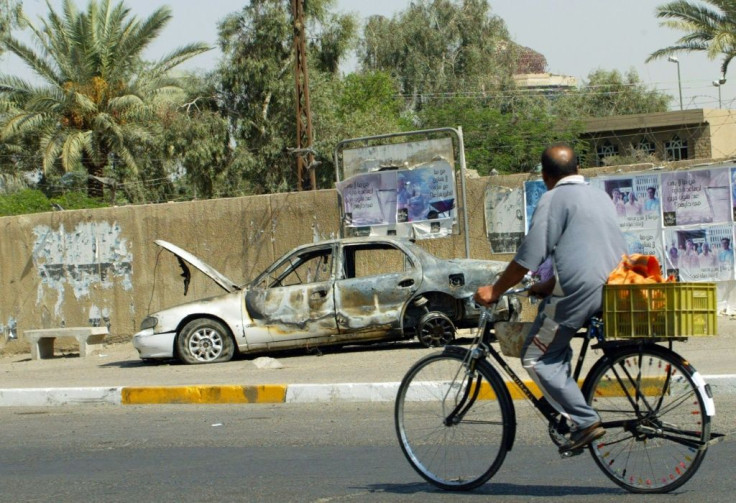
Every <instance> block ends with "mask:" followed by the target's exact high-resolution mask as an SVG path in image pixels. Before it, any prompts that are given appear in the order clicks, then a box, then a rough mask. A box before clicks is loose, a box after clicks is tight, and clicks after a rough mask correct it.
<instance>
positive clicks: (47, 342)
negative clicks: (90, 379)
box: [23, 327, 109, 360]
mask: <svg viewBox="0 0 736 503" xmlns="http://www.w3.org/2000/svg"><path fill="white" fill-rule="evenodd" d="M107 335H109V332H108V330H107V327H66V328H43V329H39V330H26V331H24V332H23V337H24V338H25V339H26V340H27V341H28V343H29V344H30V345H31V359H33V360H40V359H42V358H53V356H54V341H55V340H56V339H57V338H58V337H71V338H74V339H76V340H77V343H78V344H79V356H80V357H87V356H89V355H91V354H92V352H93V351H94V350H95V349H101V348H102V344H103V343H104V342H105V336H107Z"/></svg>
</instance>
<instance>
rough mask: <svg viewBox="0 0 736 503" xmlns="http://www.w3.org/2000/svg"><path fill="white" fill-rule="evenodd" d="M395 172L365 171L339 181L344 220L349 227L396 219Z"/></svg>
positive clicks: (378, 223) (381, 223) (394, 220)
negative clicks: (366, 172)
mask: <svg viewBox="0 0 736 503" xmlns="http://www.w3.org/2000/svg"><path fill="white" fill-rule="evenodd" d="M395 187H396V172H395V171H387V172H383V173H368V174H364V175H358V176H355V177H353V178H351V179H350V180H346V181H344V182H340V183H339V184H338V190H339V191H340V194H342V200H343V206H344V209H345V217H344V218H345V223H346V224H347V225H348V226H351V227H362V226H366V225H387V224H391V223H394V222H396V216H395V215H396V190H395Z"/></svg>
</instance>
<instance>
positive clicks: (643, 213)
mask: <svg viewBox="0 0 736 503" xmlns="http://www.w3.org/2000/svg"><path fill="white" fill-rule="evenodd" d="M595 185H597V186H598V187H599V188H600V189H602V190H603V191H604V192H605V193H606V194H608V197H610V198H611V201H613V205H614V207H615V208H616V215H617V217H618V224H619V227H621V230H623V231H629V230H636V229H652V228H657V227H659V226H660V225H661V212H660V207H661V204H660V197H659V194H660V192H661V191H660V185H659V175H651V174H646V175H629V176H622V177H612V178H608V177H605V178H600V179H598V180H597V182H596V183H595Z"/></svg>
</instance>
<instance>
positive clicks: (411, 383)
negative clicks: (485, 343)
mask: <svg viewBox="0 0 736 503" xmlns="http://www.w3.org/2000/svg"><path fill="white" fill-rule="evenodd" d="M465 354H466V352H465V351H457V350H455V351H453V350H452V349H448V350H446V351H444V352H443V353H438V354H434V355H430V356H427V357H425V358H423V359H422V360H420V361H418V362H417V363H416V364H414V366H413V367H411V369H409V372H408V373H407V374H406V376H405V377H404V379H403V380H402V382H401V386H400V387H399V391H398V395H397V397H396V407H395V411H394V419H395V424H396V432H397V434H398V437H399V442H400V444H401V449H402V450H403V452H404V455H405V456H406V459H407V460H409V463H410V464H411V465H412V467H413V468H414V469H415V470H416V471H417V472H418V473H419V475H421V476H422V477H424V479H425V480H427V481H428V482H430V483H431V484H433V485H435V486H437V487H440V488H442V489H445V490H456V491H466V490H470V489H474V488H476V487H478V486H480V485H482V484H484V483H485V482H486V481H487V480H488V479H490V478H491V477H492V476H493V475H494V474H495V473H496V471H497V470H498V469H499V468H500V467H501V464H502V463H503V460H504V458H505V457H506V451H507V450H508V446H509V445H510V443H509V442H511V441H512V440H513V438H511V436H512V435H513V433H512V432H511V429H512V428H511V427H510V426H509V425H513V424H514V423H513V421H514V412H513V408H512V407H513V405H512V404H511V402H510V400H509V399H508V391H507V390H506V388H505V384H504V382H503V380H502V379H501V378H500V377H499V376H498V373H497V372H496V371H495V370H494V369H493V368H492V367H490V366H489V365H488V363H486V362H485V361H482V360H481V361H478V362H477V365H476V368H475V370H473V371H468V369H467V367H466V364H464V363H463V357H464V355H465Z"/></svg>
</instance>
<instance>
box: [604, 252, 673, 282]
mask: <svg viewBox="0 0 736 503" xmlns="http://www.w3.org/2000/svg"><path fill="white" fill-rule="evenodd" d="M674 281H675V277H674V276H672V275H670V276H668V277H667V278H664V277H662V269H661V267H660V266H659V260H657V257H655V256H654V255H642V254H640V253H633V254H631V255H622V256H621V262H619V263H618V265H617V266H616V268H615V269H614V270H613V271H612V272H611V274H609V275H608V281H607V283H608V284H609V285H627V284H629V285H630V284H637V283H644V284H646V283H670V282H674Z"/></svg>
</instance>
